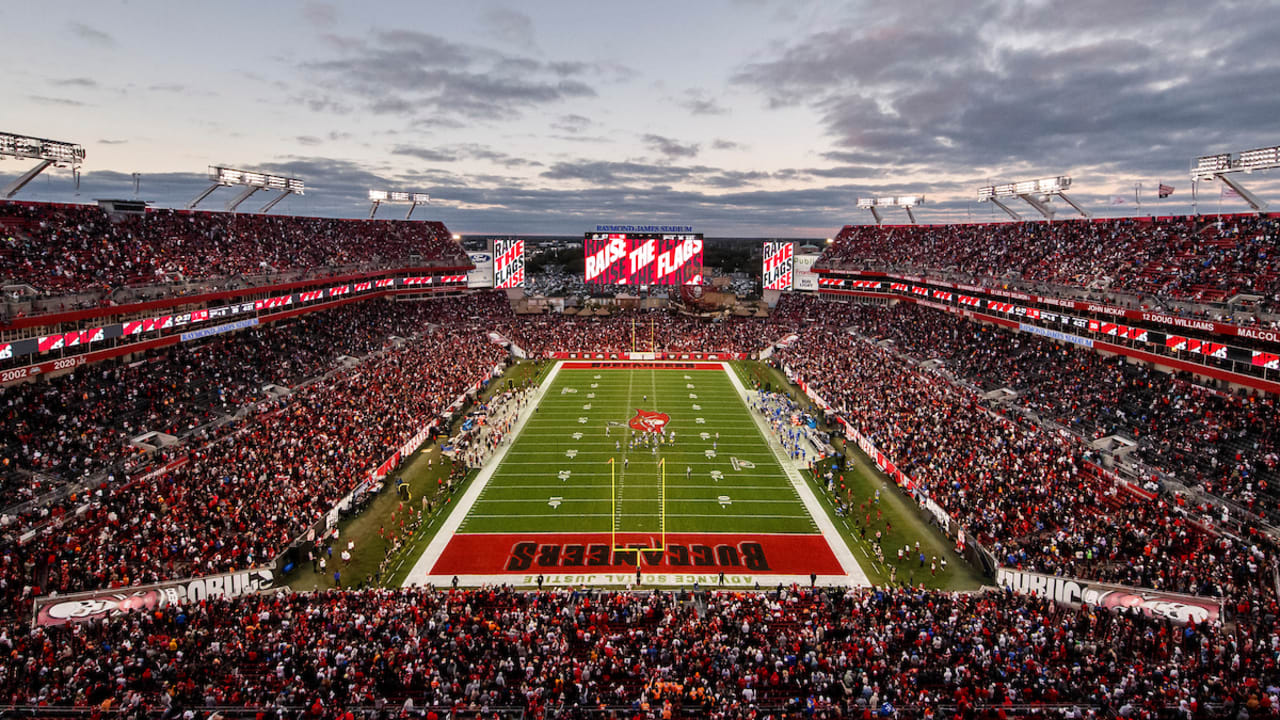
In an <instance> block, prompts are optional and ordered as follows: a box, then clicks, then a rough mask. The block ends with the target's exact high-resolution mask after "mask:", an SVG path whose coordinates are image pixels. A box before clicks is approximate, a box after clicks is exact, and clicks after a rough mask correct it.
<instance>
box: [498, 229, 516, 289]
mask: <svg viewBox="0 0 1280 720" xmlns="http://www.w3.org/2000/svg"><path fill="white" fill-rule="evenodd" d="M493 286H494V287H496V288H513V287H524V241H523V240H518V239H516V238H507V239H495V240H494V241H493Z"/></svg>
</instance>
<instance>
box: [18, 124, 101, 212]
mask: <svg viewBox="0 0 1280 720" xmlns="http://www.w3.org/2000/svg"><path fill="white" fill-rule="evenodd" d="M6 157H11V158H16V159H18V160H35V161H36V166H35V167H33V168H31V169H30V170H28V171H26V172H25V173H23V174H22V176H20V177H19V178H18V179H17V180H14V181H13V182H11V183H9V184H8V185H6V186H5V188H4V190H0V197H3V198H4V199H6V200H8V199H9V198H11V197H13V196H14V195H17V194H18V191H19V190H21V189H22V188H24V187H26V185H27V183H29V182H31V181H32V180H34V179H35V177H36V176H37V175H39V174H40V173H42V172H44V171H45V170H46V169H48V167H49V166H50V165H53V166H55V167H69V168H71V169H72V170H73V171H75V170H79V168H80V164H81V163H83V162H84V148H83V147H81V146H80V145H77V144H75V143H69V142H62V141H61V140H45V139H44V138H38V137H30V136H28V135H14V134H13V133H0V158H6ZM77 187H79V186H77Z"/></svg>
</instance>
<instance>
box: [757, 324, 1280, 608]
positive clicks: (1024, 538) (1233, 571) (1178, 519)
mask: <svg viewBox="0 0 1280 720" xmlns="http://www.w3.org/2000/svg"><path fill="white" fill-rule="evenodd" d="M898 312H899V311H898V310H897V309H896V308H884V307H880V308H872V309H871V310H870V311H869V313H868V315H867V318H868V319H867V320H866V322H868V323H876V324H882V323H892V322H894V321H896V320H897V319H899V317H901V316H896V315H895V314H896V313H898ZM872 317H878V320H870V319H869V318H872ZM903 327H904V328H908V329H907V330H906V332H910V329H909V328H910V325H909V324H906V325H903ZM775 357H776V358H778V361H779V362H780V363H781V364H783V365H784V366H785V367H787V368H789V369H790V371H791V372H792V373H793V374H794V375H796V376H797V377H799V378H802V379H804V380H805V381H806V382H807V383H808V385H809V387H811V388H812V389H813V390H814V391H815V392H816V393H817V394H819V395H820V396H821V397H823V398H824V399H825V400H826V401H827V402H829V403H830V404H831V405H832V406H833V407H834V409H835V410H836V411H837V412H838V413H839V414H840V415H841V416H842V417H844V418H845V419H847V420H848V421H849V422H850V423H851V424H853V425H854V426H855V427H856V428H858V429H859V430H860V432H862V433H863V434H864V435H866V436H867V437H868V438H869V439H870V440H871V441H872V442H873V443H874V444H875V446H876V447H877V448H878V449H879V450H880V451H881V452H883V453H884V454H885V455H886V456H887V457H889V458H891V459H892V460H893V461H894V462H895V463H896V465H897V467H898V468H899V469H900V470H901V471H902V472H903V473H904V474H905V475H906V476H907V477H909V478H910V479H911V481H912V482H913V484H914V487H912V488H911V489H912V491H913V492H915V493H916V494H917V495H918V496H921V497H925V496H927V497H928V498H930V499H931V500H932V501H933V502H936V503H937V504H938V505H939V506H940V507H941V508H942V509H943V510H944V511H945V512H946V513H947V514H948V515H949V516H950V518H952V519H953V521H955V522H958V523H959V524H960V525H962V526H963V527H964V528H966V530H967V532H968V533H969V534H970V535H971V537H973V538H975V539H976V540H977V541H978V542H980V543H981V544H983V545H985V546H986V547H988V548H989V549H990V550H991V551H992V552H993V554H994V555H995V557H996V559H997V561H998V562H1000V563H1001V564H1006V565H1010V566H1013V567H1019V568H1023V569H1028V570H1036V571H1043V572H1049V573H1054V574H1062V575H1069V576H1075V577H1084V578H1093V579H1099V580H1112V581H1123V582H1125V583H1126V584H1134V585H1140V586H1144V587H1151V588H1156V589H1163V590H1170V591H1177V592H1188V593H1192V594H1200V595H1213V596H1228V597H1250V596H1252V595H1254V593H1263V595H1262V597H1269V598H1274V589H1273V588H1269V587H1267V586H1266V585H1267V584H1266V583H1262V586H1261V587H1259V584H1258V577H1259V576H1258V574H1257V572H1258V569H1259V568H1262V567H1267V568H1270V567H1271V566H1272V563H1273V562H1274V560H1275V558H1276V557H1277V555H1276V553H1275V550H1274V548H1273V546H1272V544H1271V543H1270V542H1269V541H1268V540H1266V539H1265V537H1264V536H1262V535H1260V534H1256V533H1255V534H1254V535H1252V536H1250V537H1245V538H1237V539H1233V538H1232V537H1231V536H1230V535H1227V534H1219V533H1217V532H1215V531H1214V530H1212V529H1211V528H1208V527H1206V526H1205V523H1204V522H1202V521H1204V520H1207V519H1212V518H1209V517H1208V516H1209V512H1208V510H1207V509H1205V508H1185V507H1180V506H1178V505H1177V504H1176V503H1175V501H1172V500H1170V499H1168V498H1166V497H1163V496H1157V497H1156V498H1154V499H1151V500H1146V501H1136V500H1135V499H1134V498H1132V497H1130V496H1128V495H1121V494H1120V492H1121V491H1120V490H1119V489H1117V488H1116V487H1114V486H1112V484H1111V483H1109V482H1106V481H1104V480H1103V479H1101V478H1099V477H1097V476H1096V475H1095V474H1093V473H1092V472H1089V471H1088V470H1086V468H1085V465H1084V463H1083V460H1084V457H1085V453H1086V450H1087V448H1086V447H1085V446H1084V445H1083V444H1082V443H1081V442H1080V441H1079V440H1078V439H1076V438H1075V437H1073V436H1071V435H1069V434H1066V433H1060V432H1055V431H1051V430H1046V429H1044V428H1041V427H1038V426H1035V425H1032V424H1028V423H1023V422H1018V421H1016V420H1014V419H1011V418H1010V417H1005V416H1004V415H1002V414H1000V413H998V412H996V411H994V410H992V409H990V408H988V407H986V406H985V405H984V404H983V402H982V399H981V397H980V396H979V395H978V394H977V393H976V392H975V391H974V390H972V389H970V388H967V387H963V386H960V385H957V384H954V383H952V382H950V381H948V380H947V379H946V378H944V377H943V376H942V375H941V374H940V373H938V372H936V371H925V370H921V369H920V368H919V367H917V365H916V364H915V363H914V362H911V361H908V360H906V359H903V358H901V357H899V356H898V355H897V354H895V353H893V352H891V351H890V350H888V349H885V348H884V347H879V346H877V345H876V344H873V343H872V342H869V341H868V340H867V339H864V338H859V337H854V336H853V335H850V334H849V333H847V332H844V331H842V330H838V329H836V328H835V327H833V326H827V327H821V328H817V327H815V328H811V329H810V330H809V331H808V332H806V333H804V334H803V335H802V336H801V337H800V338H799V339H798V340H797V341H796V342H795V343H793V344H791V345H790V346H789V347H787V348H785V349H782V350H780V351H779V352H778V354H777V355H776V356H775ZM1082 394H1083V393H1082ZM850 514H851V516H852V517H853V518H855V519H860V518H861V515H860V514H859V513H857V512H852V513H850ZM860 525H861V526H862V528H863V529H864V530H866V531H868V532H874V530H875V528H874V527H869V523H867V522H866V521H862V522H860Z"/></svg>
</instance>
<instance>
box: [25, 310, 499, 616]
mask: <svg viewBox="0 0 1280 720" xmlns="http://www.w3.org/2000/svg"><path fill="white" fill-rule="evenodd" d="M419 307H422V308H425V309H424V310H421V311H417V312H413V313H409V314H408V315H407V316H405V315H400V316H398V317H395V318H394V319H395V320H397V321H399V322H397V325H400V330H401V331H404V330H410V331H412V330H413V329H414V328H413V327H405V326H404V325H402V324H401V323H403V322H404V321H406V320H410V319H412V320H416V321H419V322H418V325H417V327H418V331H417V333H418V334H417V335H416V337H412V338H410V339H409V342H407V343H406V344H405V345H403V346H402V347H398V348H388V349H387V350H386V351H385V352H384V353H383V354H381V355H379V356H376V357H373V358H371V359H369V360H367V361H366V362H364V363H362V364H360V365H356V366H354V367H352V368H349V369H344V370H340V371H338V372H336V373H333V374H331V375H328V376H326V377H324V378H323V379H321V380H319V381H317V382H314V383H312V384H310V385H307V386H306V387H303V388H301V389H299V390H297V391H296V392H294V393H292V394H291V395H287V396H283V397H279V398H275V399H269V400H265V401H263V402H262V403H259V404H258V405H257V406H256V407H255V408H254V411H253V413H252V414H250V415H249V416H247V417H245V418H242V419H240V420H237V421H235V422H233V423H230V424H227V425H225V426H222V427H221V428H219V429H218V430H217V431H216V432H212V433H201V434H199V435H196V436H193V437H190V438H188V439H187V442H186V443H185V445H183V446H180V447H178V448H176V449H174V450H172V451H170V453H169V454H168V455H167V457H173V456H175V455H179V454H181V455H182V456H185V457H186V458H187V462H186V464H184V465H181V466H180V467H178V468H177V469H175V470H173V471H171V472H165V473H159V474H155V475H154V476H152V477H147V476H145V475H144V476H141V477H133V476H131V479H130V480H129V481H128V482H125V481H124V480H123V479H122V478H117V479H116V480H115V481H114V482H112V481H104V482H103V483H102V484H101V485H99V486H97V487H95V488H91V489H90V490H89V491H87V492H86V493H83V494H81V495H80V496H75V495H73V496H70V497H68V498H65V499H63V500H61V501H59V502H56V503H54V504H52V505H47V506H43V507H39V508H33V509H31V510H28V511H25V512H23V513H21V514H17V515H15V516H10V517H7V518H6V519H5V520H6V521H5V527H4V528H3V530H4V533H5V542H4V543H3V547H0V549H2V550H4V551H5V552H4V555H3V557H0V578H3V585H0V587H2V588H4V589H6V590H7V592H8V593H17V592H21V591H22V590H23V588H24V587H25V588H26V589H27V591H28V592H44V591H49V590H56V591H59V592H68V591H73V590H81V589H94V588H104V587H116V586H120V585H127V584H137V583H139V582H150V581H156V580H160V579H165V578H172V577H181V576H190V575H199V574H205V573H209V572H214V571H219V570H230V569H239V568H246V567H251V566H254V565H255V564H259V563H262V562H265V561H268V560H270V559H272V558H274V557H275V555H276V554H277V553H279V552H280V551H281V550H282V549H283V548H284V546H285V545H287V544H288V543H289V542H290V541H291V540H293V539H294V538H295V537H297V536H298V535H299V534H300V533H301V532H302V531H303V530H304V529H306V528H307V527H308V526H309V525H311V524H312V523H314V522H315V521H316V520H317V519H318V518H319V517H320V516H322V515H323V513H325V512H327V511H328V510H329V508H331V507H332V506H333V505H334V504H335V503H336V502H337V500H338V499H340V498H341V497H343V496H344V495H346V494H347V493H348V492H350V491H351V490H352V489H353V488H354V487H355V486H356V485H357V484H358V483H359V482H360V480H361V479H363V478H365V477H367V476H368V474H369V472H370V471H371V470H372V469H373V468H375V467H377V466H378V465H379V464H380V463H381V462H382V461H383V460H385V459H386V458H387V457H389V456H391V455H392V454H393V453H394V452H395V451H396V450H397V449H398V448H399V447H400V446H401V445H402V444H403V443H404V442H405V440H407V439H408V438H409V437H410V436H412V435H414V434H415V433H416V432H418V430H419V429H421V427H422V425H423V424H424V423H425V421H426V420H425V419H429V418H433V417H436V416H438V415H439V413H440V412H442V411H443V410H444V409H445V408H446V407H447V406H448V405H449V404H451V403H452V402H453V401H454V400H455V399H456V398H457V397H458V396H459V395H460V394H462V393H463V392H466V391H467V390H469V389H471V388H472V387H474V386H475V385H476V383H478V382H479V381H482V380H483V379H485V378H486V377H487V375H488V373H489V371H490V370H491V369H492V368H493V366H494V365H495V364H496V363H497V362H499V361H500V360H501V359H502V357H504V356H505V351H503V350H501V349H500V348H498V347H497V346H496V345H493V344H492V343H490V342H488V341H487V339H486V338H485V337H484V335H483V332H482V330H481V329H479V328H477V327H474V326H471V325H470V324H468V323H467V322H463V321H457V320H454V321H452V322H449V323H448V324H443V325H437V324H432V325H430V326H428V325H426V323H425V322H421V321H423V320H425V319H427V318H430V319H432V320H440V319H442V318H441V316H442V315H444V316H447V317H448V318H457V317H458V316H459V315H460V312H461V305H460V304H459V303H457V302H449V301H441V302H439V303H429V304H424V305H422V306H419ZM369 312H370V315H371V316H372V319H370V318H366V324H365V325H364V326H362V327H360V328H357V333H358V334H366V335H367V334H369V333H375V334H376V330H375V328H376V318H377V317H378V314H379V313H380V312H383V311H380V310H371V311H369ZM339 327H340V328H341V327H342V326H339ZM286 335H287V333H286ZM358 342H359V341H357V343H358ZM268 357H271V356H268ZM298 357H299V358H305V357H306V354H305V353H299V354H298ZM161 388H163V386H161ZM125 400H126V403H128V402H129V399H128V396H127V394H126V396H125ZM143 407H144V408H145V407H148V405H146V404H145V403H144V404H143ZM103 422H104V423H107V422H110V420H108V419H106V417H105V416H104V419H103ZM95 433H96V435H95V436H96V437H97V436H101V437H107V436H110V433H108V432H107V431H106V430H104V429H102V428H101V427H99V428H96V429H95ZM30 532H34V533H36V539H35V540H34V541H31V542H33V543H34V546H35V547H36V548H37V549H38V550H37V551H36V552H34V553H33V552H32V551H31V550H30V549H28V548H29V547H30V545H28V546H27V547H18V546H16V545H15V544H14V543H15V540H14V539H15V538H17V537H20V536H22V535H24V534H27V533H30ZM11 598H12V596H11ZM11 598H10V599H11ZM5 605H6V606H7V605H8V603H5Z"/></svg>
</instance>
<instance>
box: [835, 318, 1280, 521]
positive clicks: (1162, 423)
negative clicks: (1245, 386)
mask: <svg viewBox="0 0 1280 720" xmlns="http://www.w3.org/2000/svg"><path fill="white" fill-rule="evenodd" d="M817 304H819V305H821V306H822V307H824V308H825V309H824V310H821V311H819V312H816V313H811V314H819V315H823V316H828V317H832V318H835V319H836V321H837V322H839V323H840V324H842V326H846V327H852V328H854V329H855V330H856V331H857V332H859V333H860V334H862V335H863V336H865V337H868V338H872V339H875V340H877V341H879V340H886V339H887V340H892V341H893V343H894V348H895V349H897V350H898V351H900V352H903V353H905V354H907V355H910V356H913V357H915V358H917V359H919V360H940V361H942V363H943V366H944V367H945V368H946V369H947V370H949V371H950V372H952V373H954V374H955V375H956V376H957V377H959V378H960V379H962V380H965V381H968V382H971V383H973V384H974V385H975V386H977V387H978V388H979V389H980V390H982V391H990V390H994V389H997V388H1004V387H1008V388H1010V389H1012V390H1014V391H1016V392H1018V393H1019V396H1018V397H1017V398H1016V399H1015V400H1014V402H1015V403H1016V404H1017V405H1020V406H1022V407H1024V408H1027V409H1029V410H1032V411H1034V412H1035V413H1037V414H1038V415H1040V416H1041V417H1044V418H1048V419H1051V420H1054V421H1056V422H1058V423H1061V424H1062V425H1064V426H1067V427H1069V428H1072V429H1073V430H1075V431H1077V432H1079V433H1081V434H1082V435H1084V436H1086V437H1088V438H1091V439H1096V438H1101V437H1104V436H1108V435H1112V434H1117V433H1118V434H1120V435H1121V436H1124V437H1127V438H1129V439H1132V440H1134V441H1137V442H1138V446H1137V448H1136V449H1135V451H1134V453H1133V457H1135V458H1137V459H1139V460H1141V461H1142V462H1143V463H1145V464H1147V465H1148V466H1150V467H1152V468H1155V469H1157V470H1161V471H1164V472H1166V473H1169V474H1172V475H1174V476H1176V477H1177V478H1178V479H1180V480H1181V481H1183V482H1185V483H1187V484H1190V485H1200V486H1202V487H1203V488H1204V489H1205V490H1206V491H1208V492H1210V493H1213V494H1216V495H1219V496H1221V497H1226V498H1229V499H1232V500H1235V501H1237V502H1238V503H1239V504H1240V505H1242V506H1244V507H1245V508H1248V509H1250V510H1252V511H1254V512H1255V513H1258V514H1259V515H1262V516H1269V517H1273V518H1274V517H1280V494H1277V493H1280V438H1278V437H1277V435H1276V433H1275V432H1274V428H1276V427H1280V406H1278V404H1277V399H1276V397H1275V396H1273V395H1268V394H1264V393H1256V392H1255V393H1243V392H1241V393H1231V392H1225V391H1222V390H1219V389H1217V388H1211V387H1207V386H1205V385H1203V384H1200V383H1197V382H1196V380H1195V378H1194V376H1192V375H1191V374H1189V373H1169V372H1163V371H1159V370H1155V369H1153V368H1151V367H1149V366H1146V365H1141V364H1132V363H1129V362H1126V361H1125V359H1124V358H1123V357H1118V356H1115V357H1104V356H1103V355H1100V354H1099V353H1097V352H1094V351H1092V350H1090V349H1088V348H1083V347H1079V346H1076V345H1071V344H1068V343H1059V342H1055V341H1053V340H1050V339H1048V338H1044V337H1040V336H1038V335H1032V334H1030V333H1014V332H1011V331H1009V330H1005V329H1003V328H999V327H996V326H994V325H984V324H980V323H975V322H970V321H968V320H966V319H964V318H962V317H959V316H957V315H954V314H951V313H946V312H939V311H937V310H933V309H930V308H924V307H920V306H917V305H915V304H913V303H900V304H897V305H895V306H860V307H861V310H860V311H858V312H857V313H856V314H852V315H851V314H850V310H849V309H839V306H840V305H842V303H817Z"/></svg>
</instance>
